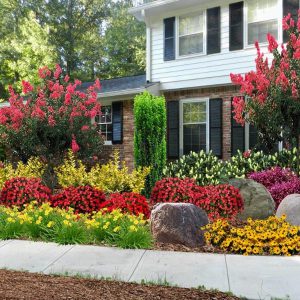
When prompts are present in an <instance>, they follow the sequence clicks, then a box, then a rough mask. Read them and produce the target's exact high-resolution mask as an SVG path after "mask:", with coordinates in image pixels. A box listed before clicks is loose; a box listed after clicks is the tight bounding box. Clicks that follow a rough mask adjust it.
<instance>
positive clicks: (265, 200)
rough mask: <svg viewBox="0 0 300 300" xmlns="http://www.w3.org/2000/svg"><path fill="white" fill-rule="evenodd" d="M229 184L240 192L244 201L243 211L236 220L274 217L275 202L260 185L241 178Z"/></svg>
mask: <svg viewBox="0 0 300 300" xmlns="http://www.w3.org/2000/svg"><path fill="white" fill-rule="evenodd" d="M229 184H231V185H233V186H234V187H236V188H238V189H239V190H240V193H241V196H242V198H243V200H244V210H243V211H242V212H241V213H239V214H238V216H237V218H238V219H239V220H242V221H246V220H247V218H249V217H250V218H252V219H266V218H268V217H269V216H272V215H274V212H275V202H274V200H273V198H272V196H271V194H270V192H269V191H268V190H267V189H266V187H265V186H263V185H262V184H260V183H258V182H256V181H254V180H252V179H243V178H234V179H231V180H230V181H229Z"/></svg>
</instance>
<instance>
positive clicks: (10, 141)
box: [0, 65, 103, 164]
mask: <svg viewBox="0 0 300 300" xmlns="http://www.w3.org/2000/svg"><path fill="white" fill-rule="evenodd" d="M38 74H39V77H40V79H41V84H40V85H39V86H36V87H34V86H32V85H31V84H30V83H29V82H27V81H22V87H23V90H22V93H21V94H18V93H16V92H15V91H14V90H13V88H12V87H9V95H10V97H9V106H7V107H2V108H1V109H0V138H1V139H0V144H2V145H4V146H5V148H6V149H9V151H8V152H9V153H10V154H11V156H13V157H15V158H17V159H21V160H23V161H26V160H27V159H28V158H29V157H31V156H38V157H41V158H43V159H44V160H46V161H47V163H48V164H49V163H51V164H53V163H54V162H56V161H57V162H59V161H60V160H61V159H62V158H63V156H64V153H65V152H66V151H67V150H68V149H70V148H71V149H72V150H73V152H76V153H77V154H78V156H79V157H83V158H86V157H90V156H93V155H95V154H99V152H100V150H101V145H102V144H103V142H102V139H101V136H100V134H99V132H98V130H97V128H96V126H94V125H93V124H92V122H91V119H92V118H94V117H95V116H96V115H97V114H98V113H99V111H100V104H99V103H98V101H97V92H96V90H97V89H100V82H99V80H96V82H95V84H94V85H93V86H91V87H90V88H89V89H88V90H87V92H86V93H84V92H81V91H79V90H78V89H77V87H78V86H79V85H80V84H81V82H80V81H78V80H75V82H74V83H71V82H69V77H68V76H67V75H66V76H63V74H62V69H61V68H60V66H59V65H56V68H55V70H53V71H51V70H50V69H48V67H43V68H41V69H40V70H39V72H38Z"/></svg>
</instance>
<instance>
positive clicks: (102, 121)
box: [95, 105, 113, 145]
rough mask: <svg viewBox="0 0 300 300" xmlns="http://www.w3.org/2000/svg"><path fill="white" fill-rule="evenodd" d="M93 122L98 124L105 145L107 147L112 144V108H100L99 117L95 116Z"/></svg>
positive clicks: (105, 106)
mask: <svg viewBox="0 0 300 300" xmlns="http://www.w3.org/2000/svg"><path fill="white" fill-rule="evenodd" d="M95 122H96V123H97V124H98V128H99V130H100V133H101V135H102V136H103V138H104V141H105V144H107V145H109V144H111V142H112V126H113V125H112V106H111V105H103V106H101V113H100V115H98V116H96V118H95Z"/></svg>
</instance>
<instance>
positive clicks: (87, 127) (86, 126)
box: [81, 125, 90, 131]
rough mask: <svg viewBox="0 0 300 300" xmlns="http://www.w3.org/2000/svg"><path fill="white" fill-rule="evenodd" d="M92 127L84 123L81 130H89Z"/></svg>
mask: <svg viewBox="0 0 300 300" xmlns="http://www.w3.org/2000/svg"><path fill="white" fill-rule="evenodd" d="M89 129H90V127H89V126H88V125H83V126H82V127H81V131H87V130H89Z"/></svg>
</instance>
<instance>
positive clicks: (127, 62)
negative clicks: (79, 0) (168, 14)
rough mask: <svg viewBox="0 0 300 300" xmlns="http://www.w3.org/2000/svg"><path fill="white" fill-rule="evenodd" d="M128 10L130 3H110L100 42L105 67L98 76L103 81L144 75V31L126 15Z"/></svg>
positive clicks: (144, 29)
mask: <svg viewBox="0 0 300 300" xmlns="http://www.w3.org/2000/svg"><path fill="white" fill-rule="evenodd" d="M130 7H132V1H131V0H125V1H112V4H111V9H110V11H111V13H110V15H109V18H108V20H107V24H106V29H105V34H104V41H103V42H104V44H103V47H104V49H103V53H104V55H105V58H106V60H105V61H106V64H105V66H104V69H102V70H101V72H102V73H103V75H104V76H105V77H108V78H111V77H122V76H130V75H138V74H143V73H144V72H145V66H146V50H145V47H146V27H145V24H144V23H142V22H139V21H137V20H136V19H135V18H134V17H133V16H132V15H130V14H129V13H128V9H129V8H130ZM101 76H102V74H101Z"/></svg>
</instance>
